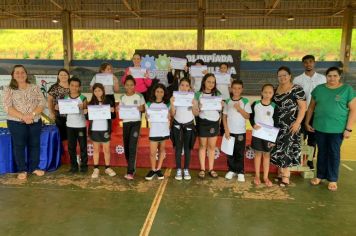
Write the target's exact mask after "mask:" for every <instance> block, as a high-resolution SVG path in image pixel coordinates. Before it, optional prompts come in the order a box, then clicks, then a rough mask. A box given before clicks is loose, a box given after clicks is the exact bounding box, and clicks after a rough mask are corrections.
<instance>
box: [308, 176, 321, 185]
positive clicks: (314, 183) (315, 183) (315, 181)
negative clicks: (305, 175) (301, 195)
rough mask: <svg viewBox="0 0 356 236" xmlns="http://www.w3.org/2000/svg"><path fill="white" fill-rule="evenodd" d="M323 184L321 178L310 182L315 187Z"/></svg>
mask: <svg viewBox="0 0 356 236" xmlns="http://www.w3.org/2000/svg"><path fill="white" fill-rule="evenodd" d="M320 183H321V179H319V178H313V179H312V180H310V184H311V185H313V186H316V185H319V184H320Z"/></svg>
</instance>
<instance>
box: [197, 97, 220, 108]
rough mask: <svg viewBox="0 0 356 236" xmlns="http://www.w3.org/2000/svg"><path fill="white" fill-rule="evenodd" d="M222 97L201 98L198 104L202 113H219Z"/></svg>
mask: <svg viewBox="0 0 356 236" xmlns="http://www.w3.org/2000/svg"><path fill="white" fill-rule="evenodd" d="M221 101H222V97H221V96H211V97H201V98H200V104H201V108H200V109H201V110H202V111H221V109H222V106H221Z"/></svg>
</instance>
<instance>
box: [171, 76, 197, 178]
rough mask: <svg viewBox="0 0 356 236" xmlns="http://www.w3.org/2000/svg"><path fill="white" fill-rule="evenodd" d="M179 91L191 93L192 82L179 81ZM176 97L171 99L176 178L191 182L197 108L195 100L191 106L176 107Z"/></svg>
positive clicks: (185, 79)
mask: <svg viewBox="0 0 356 236" xmlns="http://www.w3.org/2000/svg"><path fill="white" fill-rule="evenodd" d="M179 91H181V92H189V91H190V80H189V79H188V78H183V79H181V80H180V81H179ZM174 100H175V98H174V97H171V115H172V116H173V117H174V120H173V126H172V130H171V136H172V137H171V139H172V142H173V146H174V147H175V156H176V168H177V173H176V176H175V179H176V180H182V179H183V178H184V179H185V180H190V179H191V176H190V174H189V164H190V155H191V150H192V149H193V147H194V143H195V126H194V115H193V109H192V108H193V106H197V103H196V101H195V100H192V101H191V106H189V107H183V106H178V107H176V106H174ZM182 150H184V171H183V173H182V163H181V157H182Z"/></svg>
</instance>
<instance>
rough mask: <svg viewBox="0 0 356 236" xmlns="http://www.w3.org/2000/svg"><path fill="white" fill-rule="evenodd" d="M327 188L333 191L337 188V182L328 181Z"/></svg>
mask: <svg viewBox="0 0 356 236" xmlns="http://www.w3.org/2000/svg"><path fill="white" fill-rule="evenodd" d="M328 189H329V190H330V191H332V192H335V191H336V190H337V183H336V182H330V183H329V185H328Z"/></svg>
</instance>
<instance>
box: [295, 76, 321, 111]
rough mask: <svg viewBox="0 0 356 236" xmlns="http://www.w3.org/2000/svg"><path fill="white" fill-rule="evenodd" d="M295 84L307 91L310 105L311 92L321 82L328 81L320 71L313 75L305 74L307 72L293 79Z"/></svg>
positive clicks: (306, 94)
mask: <svg viewBox="0 0 356 236" xmlns="http://www.w3.org/2000/svg"><path fill="white" fill-rule="evenodd" d="M293 83H294V84H297V85H299V86H301V87H302V88H303V90H304V92H305V96H306V98H307V105H308V106H309V103H310V100H311V92H312V91H313V90H314V89H315V87H316V86H318V85H319V84H325V83H326V77H325V76H324V75H322V74H319V73H316V72H315V73H314V75H313V76H312V77H309V76H307V75H306V74H305V72H304V73H303V74H301V75H298V76H297V77H295V78H294V80H293Z"/></svg>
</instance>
